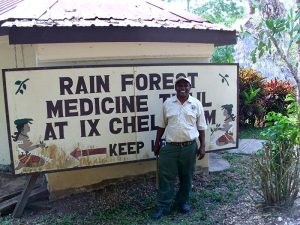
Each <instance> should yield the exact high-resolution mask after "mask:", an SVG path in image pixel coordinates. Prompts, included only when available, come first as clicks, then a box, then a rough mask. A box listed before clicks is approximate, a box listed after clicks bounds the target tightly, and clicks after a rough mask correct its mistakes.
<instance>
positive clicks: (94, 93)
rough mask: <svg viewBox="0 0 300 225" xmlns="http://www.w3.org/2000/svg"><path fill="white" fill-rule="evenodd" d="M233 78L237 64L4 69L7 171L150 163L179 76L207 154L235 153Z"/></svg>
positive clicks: (235, 116) (235, 79)
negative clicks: (198, 112)
mask: <svg viewBox="0 0 300 225" xmlns="http://www.w3.org/2000/svg"><path fill="white" fill-rule="evenodd" d="M237 74H238V66H237V65H236V64H230V65H226V64H225V65H223V64H222V65H214V64H180V65H174V64H173V65H165V64H162V65H125V66H124V65H123V66H122V65H114V66H109V67H107V66H89V67H71V68H70V67H53V68H29V69H14V70H4V71H3V81H4V92H5V93H4V94H5V101H6V112H7V123H8V136H9V144H10V156H11V160H12V165H13V172H14V173H15V174H27V173H35V172H40V171H43V172H53V171H59V170H67V169H75V168H85V167H93V166H103V165H109V164H114V163H124V162H133V161H139V160H147V159H153V158H154V155H153V152H152V146H153V144H154V140H155V135H156V124H157V121H158V118H159V113H160V110H161V107H162V104H163V102H164V101H165V100H166V98H168V97H170V96H171V95H174V94H175V90H174V80H175V79H176V78H178V77H179V76H186V77H189V78H190V80H191V81H192V89H191V94H192V95H193V96H194V97H196V98H198V99H199V100H200V101H201V102H202V104H203V106H204V110H205V116H206V120H207V123H208V125H209V128H208V130H207V132H206V146H207V151H214V150H221V149H230V148H235V147H237V108H238V102H237V83H238V82H237Z"/></svg>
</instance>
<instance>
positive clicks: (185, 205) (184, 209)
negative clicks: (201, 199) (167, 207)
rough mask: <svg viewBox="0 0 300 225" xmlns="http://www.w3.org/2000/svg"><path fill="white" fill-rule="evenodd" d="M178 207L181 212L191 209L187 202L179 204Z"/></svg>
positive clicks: (187, 211)
mask: <svg viewBox="0 0 300 225" xmlns="http://www.w3.org/2000/svg"><path fill="white" fill-rule="evenodd" d="M180 209H181V211H182V212H183V213H189V212H190V211H191V210H192V208H191V206H190V205H189V204H187V203H183V204H180Z"/></svg>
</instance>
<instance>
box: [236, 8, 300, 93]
mask: <svg viewBox="0 0 300 225" xmlns="http://www.w3.org/2000/svg"><path fill="white" fill-rule="evenodd" d="M256 7H257V9H258V10H259V11H260V13H261V16H260V17H259V18H256V19H258V22H256V23H255V24H254V29H253V30H249V31H247V33H248V34H249V35H251V36H252V37H254V39H255V46H256V47H255V48H254V49H253V51H252V52H251V58H252V61H253V63H256V62H257V59H259V58H262V57H264V56H267V57H271V58H272V60H273V61H274V63H275V64H277V65H278V66H280V67H281V68H283V67H285V69H286V70H288V71H289V72H290V73H291V74H292V76H293V77H294V79H295V81H297V80H298V79H299V74H298V69H297V68H298V64H299V55H298V53H297V50H296V49H297V44H299V43H300V24H299V18H300V10H298V11H297V12H295V10H294V9H291V10H290V11H289V12H288V13H285V14H284V15H279V14H278V15H277V16H274V15H265V14H264V13H263V8H264V6H263V5H262V4H257V6H256ZM241 36H242V37H243V36H245V35H241ZM298 89H299V88H298ZM298 91H300V90H298ZM298 97H299V96H298Z"/></svg>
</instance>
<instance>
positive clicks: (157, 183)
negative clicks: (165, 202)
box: [155, 155, 159, 189]
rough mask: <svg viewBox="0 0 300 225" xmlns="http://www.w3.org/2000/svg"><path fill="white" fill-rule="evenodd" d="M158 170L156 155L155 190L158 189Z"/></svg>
mask: <svg viewBox="0 0 300 225" xmlns="http://www.w3.org/2000/svg"><path fill="white" fill-rule="evenodd" d="M158 170H159V169H158V155H157V156H156V174H155V175H156V177H155V178H156V189H158V187H159V178H158V172H159V171H158Z"/></svg>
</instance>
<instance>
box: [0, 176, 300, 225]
mask: <svg viewBox="0 0 300 225" xmlns="http://www.w3.org/2000/svg"><path fill="white" fill-rule="evenodd" d="M212 176H214V173H210V174H197V175H196V177H195V181H194V186H193V191H200V190H201V189H203V188H206V187H209V186H210V185H211V183H210V182H211V181H210V180H211V177H212ZM232 179H235V180H237V181H238V180H239V179H240V175H239V174H235V175H234V174H233V175H232ZM25 182H26V178H24V177H18V178H16V179H15V180H13V179H11V178H9V177H7V176H0V184H1V188H0V190H1V192H0V193H1V195H2V194H4V193H6V192H7V191H8V190H9V189H10V190H12V189H15V190H20V189H22V185H24V183H25ZM43 182H44V180H43V179H41V180H40V183H41V184H43ZM224 185H226V184H224ZM155 192H156V189H155V177H154V175H153V174H152V175H151V174H149V176H146V177H145V176H143V177H136V178H131V179H128V180H123V181H122V182H120V183H115V184H112V185H109V186H106V187H105V188H102V189H101V190H98V191H92V192H88V193H81V194H76V195H73V196H70V197H67V198H64V199H60V200H56V201H51V202H50V201H45V200H44V201H41V202H36V203H31V204H29V205H28V207H27V208H26V210H25V212H24V215H23V217H22V218H21V219H19V220H15V221H14V220H12V224H39V223H37V222H36V221H38V220H39V218H41V217H45V216H46V215H57V216H59V215H65V214H68V213H75V214H76V215H78V216H79V217H80V215H85V214H86V213H87V212H89V210H90V209H91V208H93V209H95V210H98V211H101V210H107V209H110V208H114V207H116V206H117V205H118V204H120V203H121V202H130V204H131V205H133V206H134V207H136V208H138V209H139V210H140V211H147V210H148V211H151V209H150V208H151V207H154V204H155V203H153V205H152V206H151V207H150V208H149V204H148V205H147V204H145V202H144V199H146V197H147V196H151V195H155ZM211 204H214V203H213V202H212V203H211ZM216 212H217V214H218V215H216ZM213 213H214V215H213V214H212V215H208V216H209V217H216V216H219V218H222V219H221V220H219V221H216V222H215V224H216V225H217V224H225V225H271V224H272V225H275V224H276V225H300V196H298V198H297V200H296V202H295V206H294V207H293V209H292V210H290V211H284V210H281V211H278V210H277V209H274V208H273V209H272V208H265V207H262V206H261V205H259V204H257V203H255V202H254V201H253V200H252V199H251V197H250V195H249V193H248V192H245V193H244V194H241V195H240V196H239V197H238V200H237V201H235V202H232V203H226V204H225V203H224V204H221V205H218V209H217V211H214V212H213ZM0 224H1V219H0ZM6 224H7V223H6ZM46 224H47V223H46ZM76 224H78V223H76ZM176 224H178V223H176ZM199 224H201V222H200V223H199Z"/></svg>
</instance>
